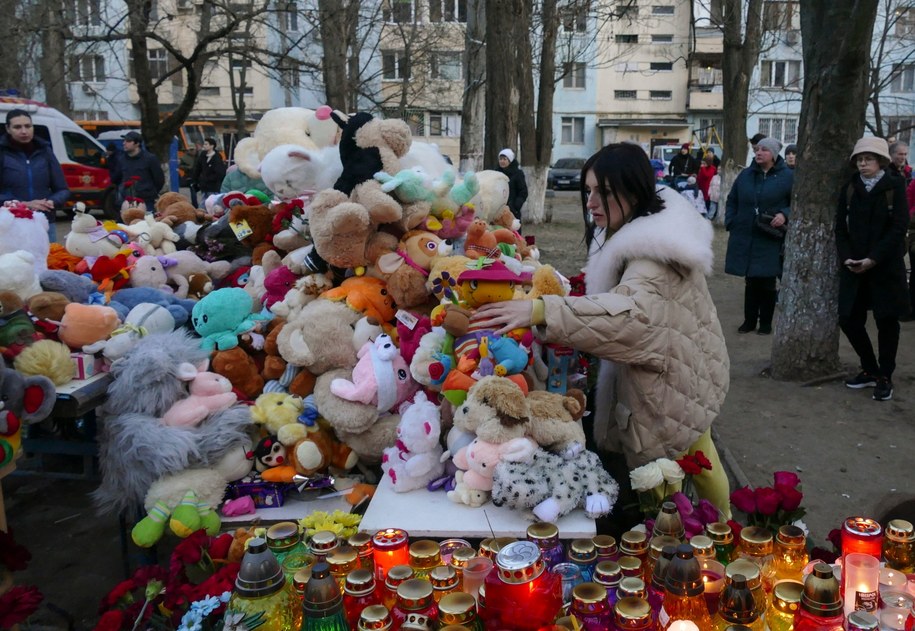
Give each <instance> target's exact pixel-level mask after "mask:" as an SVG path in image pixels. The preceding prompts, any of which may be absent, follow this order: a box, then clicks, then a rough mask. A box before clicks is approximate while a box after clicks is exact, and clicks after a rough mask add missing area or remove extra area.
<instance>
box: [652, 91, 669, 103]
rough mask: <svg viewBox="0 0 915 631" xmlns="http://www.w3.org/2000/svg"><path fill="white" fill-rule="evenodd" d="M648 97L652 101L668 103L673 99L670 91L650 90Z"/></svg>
mask: <svg viewBox="0 0 915 631" xmlns="http://www.w3.org/2000/svg"><path fill="white" fill-rule="evenodd" d="M648 96H649V98H650V99H651V100H652V101H670V100H671V99H672V98H674V94H673V92H671V91H670V90H651V91H650V92H649V93H648Z"/></svg>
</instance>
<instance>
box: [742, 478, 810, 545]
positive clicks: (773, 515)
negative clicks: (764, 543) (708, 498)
mask: <svg viewBox="0 0 915 631" xmlns="http://www.w3.org/2000/svg"><path fill="white" fill-rule="evenodd" d="M773 479H774V482H773V484H772V486H763V487H757V488H755V489H751V488H750V487H749V486H744V487H742V488H739V489H737V490H736V491H734V492H732V493H731V504H732V505H733V506H734V507H735V508H736V509H737V510H739V511H740V512H742V513H744V514H746V516H747V525H749V526H762V527H763V528H768V529H769V530H771V531H773V532H774V531H777V530H778V528H779V526H784V525H785V524H795V525H799V526H800V527H801V528H803V530H804V531H806V530H807V528H806V526H804V525H803V522H801V523H797V522H800V519H801V518H802V517H803V516H804V513H805V512H806V511H805V510H804V509H803V508H802V507H801V501H802V500H803V499H804V494H803V493H802V492H801V489H800V485H801V479H800V478H799V477H798V476H797V474H796V473H792V472H791V471H776V472H775V475H774V476H773Z"/></svg>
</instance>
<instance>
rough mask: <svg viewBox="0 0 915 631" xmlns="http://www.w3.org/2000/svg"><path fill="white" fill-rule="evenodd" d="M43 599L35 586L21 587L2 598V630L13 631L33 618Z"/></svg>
mask: <svg viewBox="0 0 915 631" xmlns="http://www.w3.org/2000/svg"><path fill="white" fill-rule="evenodd" d="M43 599H44V596H42V595H41V592H40V591H38V588H37V587H35V586H34V585H19V586H17V587H14V588H12V589H11V590H10V591H8V592H6V593H5V594H3V596H0V629H11V628H12V627H13V626H14V625H17V624H19V623H20V622H22V621H23V620H25V619H26V618H28V617H29V616H31V615H32V614H33V613H35V612H36V611H37V610H38V605H40V604H41V601H42V600H43Z"/></svg>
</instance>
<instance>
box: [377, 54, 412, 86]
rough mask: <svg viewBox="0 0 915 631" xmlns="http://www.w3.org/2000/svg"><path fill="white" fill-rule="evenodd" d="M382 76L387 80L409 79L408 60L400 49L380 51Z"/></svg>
mask: <svg viewBox="0 0 915 631" xmlns="http://www.w3.org/2000/svg"><path fill="white" fill-rule="evenodd" d="M381 67H382V73H383V74H382V76H383V77H384V78H385V79H388V80H394V79H409V78H410V61H409V60H408V59H407V58H406V57H404V52H403V51H402V50H396V51H395V50H388V51H382V53H381Z"/></svg>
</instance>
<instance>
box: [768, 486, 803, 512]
mask: <svg viewBox="0 0 915 631" xmlns="http://www.w3.org/2000/svg"><path fill="white" fill-rule="evenodd" d="M775 490H776V491H778V493H779V495H781V496H782V501H781V509H782V510H783V511H788V512H791V511H793V510H797V508H798V506H800V505H801V500H803V499H804V494H803V493H801V492H800V491H798V490H797V489H796V488H794V487H791V486H784V485H778V484H777V485H776V486H775Z"/></svg>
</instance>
